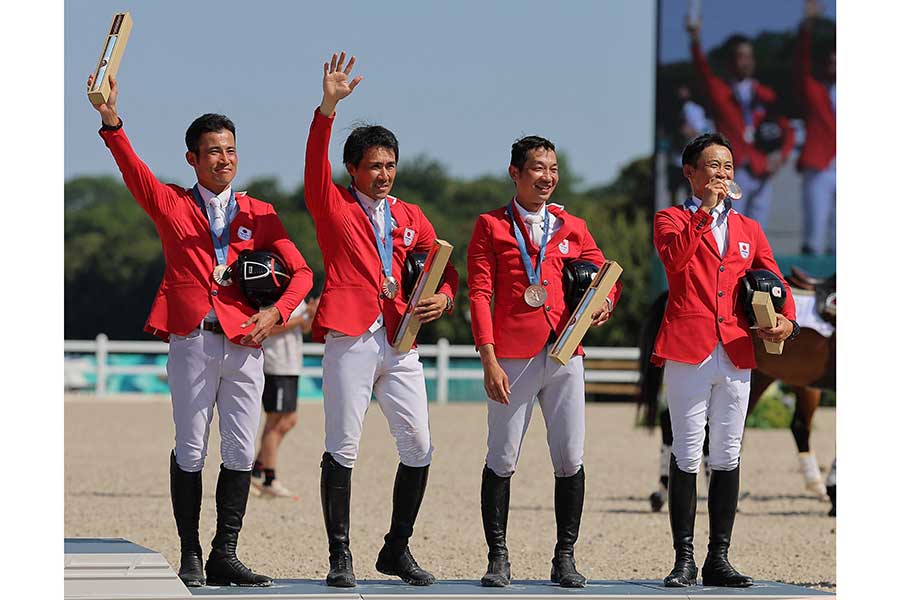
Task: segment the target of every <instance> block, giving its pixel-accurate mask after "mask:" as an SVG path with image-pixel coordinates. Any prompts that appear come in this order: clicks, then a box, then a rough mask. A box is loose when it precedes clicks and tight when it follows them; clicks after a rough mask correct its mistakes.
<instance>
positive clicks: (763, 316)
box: [750, 292, 784, 354]
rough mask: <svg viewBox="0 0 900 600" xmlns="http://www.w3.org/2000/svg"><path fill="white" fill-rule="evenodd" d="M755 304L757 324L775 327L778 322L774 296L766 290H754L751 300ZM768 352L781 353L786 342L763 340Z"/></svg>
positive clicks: (754, 311) (754, 313) (754, 312)
mask: <svg viewBox="0 0 900 600" xmlns="http://www.w3.org/2000/svg"><path fill="white" fill-rule="evenodd" d="M750 303H751V304H752V305H753V315H754V316H755V317H756V324H757V326H759V327H765V328H769V327H775V325H776V324H777V321H776V317H775V307H774V306H772V298H771V297H770V296H769V294H768V293H766V292H753V299H751V300H750ZM763 345H765V347H766V352H768V353H769V354H781V351H782V350H783V349H784V342H769V341H765V340H763Z"/></svg>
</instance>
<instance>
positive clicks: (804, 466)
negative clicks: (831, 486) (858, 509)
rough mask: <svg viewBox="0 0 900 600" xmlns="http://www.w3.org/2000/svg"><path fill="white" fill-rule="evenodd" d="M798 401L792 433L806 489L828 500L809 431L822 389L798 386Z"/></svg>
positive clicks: (796, 390) (795, 389)
mask: <svg viewBox="0 0 900 600" xmlns="http://www.w3.org/2000/svg"><path fill="white" fill-rule="evenodd" d="M794 391H795V392H796V394H797V402H796V404H795V406H794V418H793V419H792V420H791V433H792V434H793V435H794V441H795V442H796V443H797V450H798V451H799V452H800V456H799V461H800V470H801V471H802V472H803V480H804V481H805V483H806V489H807V490H809V491H810V492H812V493H814V494H815V495H817V496H818V497H819V499H820V500H822V501H827V500H828V492H827V490H826V489H825V483H824V482H823V481H822V471H821V470H820V469H819V462H818V460H817V459H816V453H815V452H813V451H812V450H810V449H809V433H810V430H811V429H812V418H813V415H814V414H815V412H816V409H817V408H818V407H819V401H820V400H821V399H822V391H821V390H817V389H815V388H809V387H802V388H801V387H796V388H794Z"/></svg>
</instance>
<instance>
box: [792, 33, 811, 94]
mask: <svg viewBox="0 0 900 600" xmlns="http://www.w3.org/2000/svg"><path fill="white" fill-rule="evenodd" d="M811 38H812V36H811V35H810V33H809V29H808V28H807V27H804V26H802V25H801V26H800V33H799V34H798V35H797V55H796V59H795V62H794V68H795V69H796V74H797V78H796V79H795V82H796V84H797V94H798V95H799V96H800V99H801V100H802V101H803V104H804V108H806V106H805V105H806V103H807V102H808V101H809V94H808V93H807V91H808V89H809V88H808V87H807V86H808V85H809V82H810V80H811V79H813V74H812V51H811V45H812V39H811Z"/></svg>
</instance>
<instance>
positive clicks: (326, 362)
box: [322, 327, 434, 468]
mask: <svg viewBox="0 0 900 600" xmlns="http://www.w3.org/2000/svg"><path fill="white" fill-rule="evenodd" d="M373 392H374V394H375V400H376V401H377V402H378V405H379V406H380V407H381V411H382V413H384V416H385V418H386V419H387V422H388V426H389V428H390V430H391V435H393V437H394V441H395V443H396V445H397V453H398V454H399V456H400V462H402V463H403V464H404V465H406V466H408V467H424V466H427V465H430V464H431V455H432V453H433V451H434V447H433V446H432V445H431V432H430V430H429V427H428V398H427V396H426V392H425V372H424V370H423V369H422V363H421V362H419V353H418V351H416V350H415V349H413V350H410V351H409V352H406V353H403V354H399V353H397V352H396V351H395V350H394V348H393V347H392V346H391V345H390V342H389V340H388V339H387V330H386V329H385V328H384V327H381V328H379V329H377V330H375V331H374V332H370V331H366V332H365V333H363V334H362V335H360V336H356V337H353V336H347V335H342V334H339V333H336V332H334V331H330V332H328V334H327V335H326V336H325V353H324V355H323V357H322V395H323V397H324V405H325V451H326V452H328V453H329V454H331V455H332V456H333V457H334V459H335V460H336V461H337V462H338V463H339V464H340V465H341V466H344V467H347V468H352V467H353V465H354V463H355V461H356V457H357V453H358V451H359V440H360V436H361V435H362V428H363V419H364V418H365V416H366V411H367V410H368V408H369V402H370V400H371V399H372V394H373Z"/></svg>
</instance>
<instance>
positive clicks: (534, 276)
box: [506, 200, 550, 285]
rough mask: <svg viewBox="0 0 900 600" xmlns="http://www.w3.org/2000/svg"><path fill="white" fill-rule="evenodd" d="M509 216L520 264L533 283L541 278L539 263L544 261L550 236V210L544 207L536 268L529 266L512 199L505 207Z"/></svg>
mask: <svg viewBox="0 0 900 600" xmlns="http://www.w3.org/2000/svg"><path fill="white" fill-rule="evenodd" d="M506 212H507V213H509V218H510V219H512V224H513V231H514V232H515V233H516V242H517V243H518V244H519V254H521V255H522V264H523V265H525V274H526V275H528V283H530V284H531V285H535V284H536V283H538V282H539V281H540V280H541V263H542V262H544V253H545V252H546V251H547V240H548V239H549V237H550V211H549V210H547V207H546V206H545V207H544V237H543V238H541V251H540V253H539V254H538V260H537V268H535V267H533V266H531V257H530V256H529V255H528V250H527V249H526V248H525V238H524V237H523V236H522V232H521V230H520V229H519V225H518V224H517V223H516V213H515V209H514V208H513V200H511V201H510V203H509V206H507V207H506Z"/></svg>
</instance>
